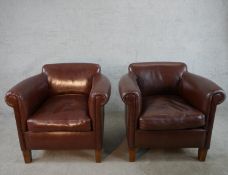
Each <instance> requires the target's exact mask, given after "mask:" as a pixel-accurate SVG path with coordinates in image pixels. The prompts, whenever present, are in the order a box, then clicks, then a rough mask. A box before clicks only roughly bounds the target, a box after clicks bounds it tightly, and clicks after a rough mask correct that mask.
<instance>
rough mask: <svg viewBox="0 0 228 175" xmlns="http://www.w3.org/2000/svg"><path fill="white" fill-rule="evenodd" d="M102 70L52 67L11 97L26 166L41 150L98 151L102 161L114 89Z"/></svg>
mask: <svg viewBox="0 0 228 175" xmlns="http://www.w3.org/2000/svg"><path fill="white" fill-rule="evenodd" d="M100 71H101V69H100V66H99V65H97V64H89V63H69V64H48V65H44V66H43V71H42V73H41V74H39V75H36V76H33V77H31V78H28V79H26V80H24V81H22V82H20V83H19V84H17V85H16V86H14V87H13V88H12V89H11V90H9V91H8V92H7V94H6V97H5V100H6V102H7V104H8V105H9V106H11V107H13V109H14V113H15V118H16V124H17V130H18V136H19V141H20V146H21V150H22V152H23V156H24V161H25V163H29V162H31V161H32V157H31V150H37V149H38V150H46V149H48V150H52V149H95V154H96V162H100V161H101V150H102V139H103V127H104V105H105V104H106V103H107V101H108V99H109V96H110V89H111V86H110V82H109V80H108V79H107V78H106V77H105V76H104V75H102V74H101V72H100Z"/></svg>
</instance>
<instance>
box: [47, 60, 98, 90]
mask: <svg viewBox="0 0 228 175" xmlns="http://www.w3.org/2000/svg"><path fill="white" fill-rule="evenodd" d="M66 70H67V71H66ZM43 72H44V73H45V74H46V75H47V77H48V82H49V90H50V93H51V94H65V93H67V94H69V93H83V94H89V92H90V90H91V87H92V78H93V76H94V75H96V74H98V73H100V66H99V65H97V64H91V63H81V64H77V63H65V64H63V63H62V64H47V65H44V66H43Z"/></svg>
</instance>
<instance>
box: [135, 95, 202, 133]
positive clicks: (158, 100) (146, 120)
mask: <svg viewBox="0 0 228 175" xmlns="http://www.w3.org/2000/svg"><path fill="white" fill-rule="evenodd" d="M204 125H205V115H204V114H203V113H201V112H200V111H199V110H197V109H195V108H193V107H192V106H191V105H189V104H188V103H187V102H185V101H184V100H183V99H182V98H180V97H178V96H173V95H172V96H150V97H145V98H143V110H142V115H141V116H140V118H139V129H141V130H177V129H193V128H199V127H203V126H204Z"/></svg>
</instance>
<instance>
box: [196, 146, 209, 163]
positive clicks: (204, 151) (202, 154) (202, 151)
mask: <svg viewBox="0 0 228 175" xmlns="http://www.w3.org/2000/svg"><path fill="white" fill-rule="evenodd" d="M207 150H208V149H205V148H199V150H198V160H199V161H205V160H206V157H207Z"/></svg>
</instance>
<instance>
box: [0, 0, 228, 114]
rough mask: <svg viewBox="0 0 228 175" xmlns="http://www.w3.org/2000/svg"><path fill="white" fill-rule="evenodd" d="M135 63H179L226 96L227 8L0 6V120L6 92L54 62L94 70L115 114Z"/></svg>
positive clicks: (216, 3)
mask: <svg viewBox="0 0 228 175" xmlns="http://www.w3.org/2000/svg"><path fill="white" fill-rule="evenodd" d="M141 61H183V62H186V63H187V65H188V67H189V71H191V72H194V73H197V74H200V75H202V76H206V77H208V78H209V79H212V80H214V81H215V82H217V83H218V84H219V85H220V86H222V87H223V88H224V89H225V90H226V92H228V1H227V0H92V1H91V0H67V1H63V0H58V1H57V0H51V1H47V0H27V1H25V0H20V1H18V0H0V66H1V68H0V98H1V99H0V100H1V101H0V112H3V113H4V112H6V111H9V108H8V107H7V106H6V105H5V103H4V94H5V92H6V91H7V90H8V89H9V88H10V87H11V86H13V85H15V84H16V83H17V82H19V81H21V80H22V79H24V78H27V77H29V76H31V75H34V74H37V73H39V72H40V71H41V67H42V65H43V64H45V63H55V62H95V63H99V64H100V65H101V66H102V71H103V73H104V74H106V75H107V76H108V77H109V78H110V80H111V82H112V96H111V99H110V101H109V103H108V105H107V110H109V111H120V110H122V109H123V103H122V102H121V100H120V97H119V93H118V81H119V79H120V77H121V75H123V74H124V73H126V72H127V67H128V65H129V64H130V63H131V62H141ZM227 104H228V103H227V102H226V103H224V104H223V105H222V107H225V106H227Z"/></svg>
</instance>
